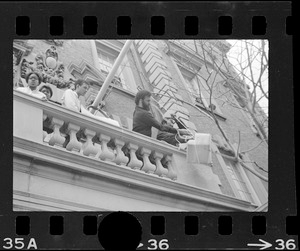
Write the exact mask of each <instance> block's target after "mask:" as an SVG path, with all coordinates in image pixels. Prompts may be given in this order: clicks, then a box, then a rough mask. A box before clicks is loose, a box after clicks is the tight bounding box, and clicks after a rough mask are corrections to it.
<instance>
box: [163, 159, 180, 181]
mask: <svg viewBox="0 0 300 251" xmlns="http://www.w3.org/2000/svg"><path fill="white" fill-rule="evenodd" d="M163 161H165V162H166V163H167V166H168V174H167V177H168V178H169V179H171V180H176V179H177V173H176V171H175V169H174V167H173V165H172V157H171V156H170V155H166V156H165V157H164V158H163Z"/></svg>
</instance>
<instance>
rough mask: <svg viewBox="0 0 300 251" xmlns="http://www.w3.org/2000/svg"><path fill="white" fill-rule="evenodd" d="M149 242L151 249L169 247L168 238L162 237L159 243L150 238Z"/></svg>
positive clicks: (165, 248)
mask: <svg viewBox="0 0 300 251" xmlns="http://www.w3.org/2000/svg"><path fill="white" fill-rule="evenodd" d="M148 242H149V243H150V244H151V247H148V249H149V250H156V249H160V250H167V249H169V244H168V240H167V239H162V240H161V241H159V242H158V243H157V240H155V239H150V240H148Z"/></svg>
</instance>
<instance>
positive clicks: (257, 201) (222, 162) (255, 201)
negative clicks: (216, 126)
mask: <svg viewBox="0 0 300 251" xmlns="http://www.w3.org/2000/svg"><path fill="white" fill-rule="evenodd" d="M212 150H213V151H214V153H215V154H216V157H217V159H218V161H219V163H220V165H221V167H222V169H223V171H224V174H225V177H226V179H227V180H228V182H229V184H230V186H231V189H232V191H233V193H234V195H235V197H236V198H237V199H240V200H244V199H243V198H242V196H241V195H240V192H239V191H238V190H239V189H238V188H237V186H236V184H235V183H234V181H233V179H232V177H231V174H230V172H229V171H228V168H227V164H226V162H225V160H224V158H226V154H222V155H221V152H220V149H219V148H218V146H217V145H216V144H215V143H213V142H212ZM228 157H229V158H230V157H231V156H230V155H228ZM228 161H231V160H228ZM234 165H235V168H237V170H238V171H239V173H240V176H241V179H242V181H243V182H244V183H245V185H246V188H247V190H248V192H249V194H250V195H251V197H252V199H253V202H252V201H251V200H245V201H247V202H249V203H251V204H252V205H254V206H260V205H261V204H262V202H261V201H260V199H259V198H258V196H257V194H256V191H255V190H254V188H253V186H252V184H251V182H250V180H249V178H248V176H247V174H246V173H245V170H244V169H243V168H242V167H241V165H240V164H238V163H234Z"/></svg>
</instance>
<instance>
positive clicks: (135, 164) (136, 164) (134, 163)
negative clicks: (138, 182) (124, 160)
mask: <svg viewBox="0 0 300 251" xmlns="http://www.w3.org/2000/svg"><path fill="white" fill-rule="evenodd" d="M127 147H128V149H129V151H130V161H129V163H128V164H127V166H129V167H131V168H132V169H140V168H141V167H142V166H143V162H142V161H140V160H139V159H138V158H137V157H136V155H135V152H136V151H137V149H138V148H139V147H138V146H137V145H135V144H132V143H129V144H128V145H127Z"/></svg>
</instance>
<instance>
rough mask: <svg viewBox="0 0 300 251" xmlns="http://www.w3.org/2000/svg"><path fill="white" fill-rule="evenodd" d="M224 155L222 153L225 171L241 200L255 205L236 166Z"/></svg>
mask: <svg viewBox="0 0 300 251" xmlns="http://www.w3.org/2000/svg"><path fill="white" fill-rule="evenodd" d="M219 150H220V149H219ZM220 152H221V153H222V150H220ZM224 155H225V154H224V153H223V159H224V162H225V164H226V167H227V170H228V172H229V174H230V176H231V178H232V180H233V183H234V185H235V188H236V190H237V191H238V193H239V195H240V197H241V199H242V200H245V201H249V202H251V203H253V204H255V201H254V199H253V197H252V195H251V193H250V191H249V189H248V187H247V184H246V183H245V181H244V179H243V176H242V174H241V172H240V170H239V168H238V166H237V164H236V163H234V162H233V161H232V160H230V159H228V158H226V157H224Z"/></svg>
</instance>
